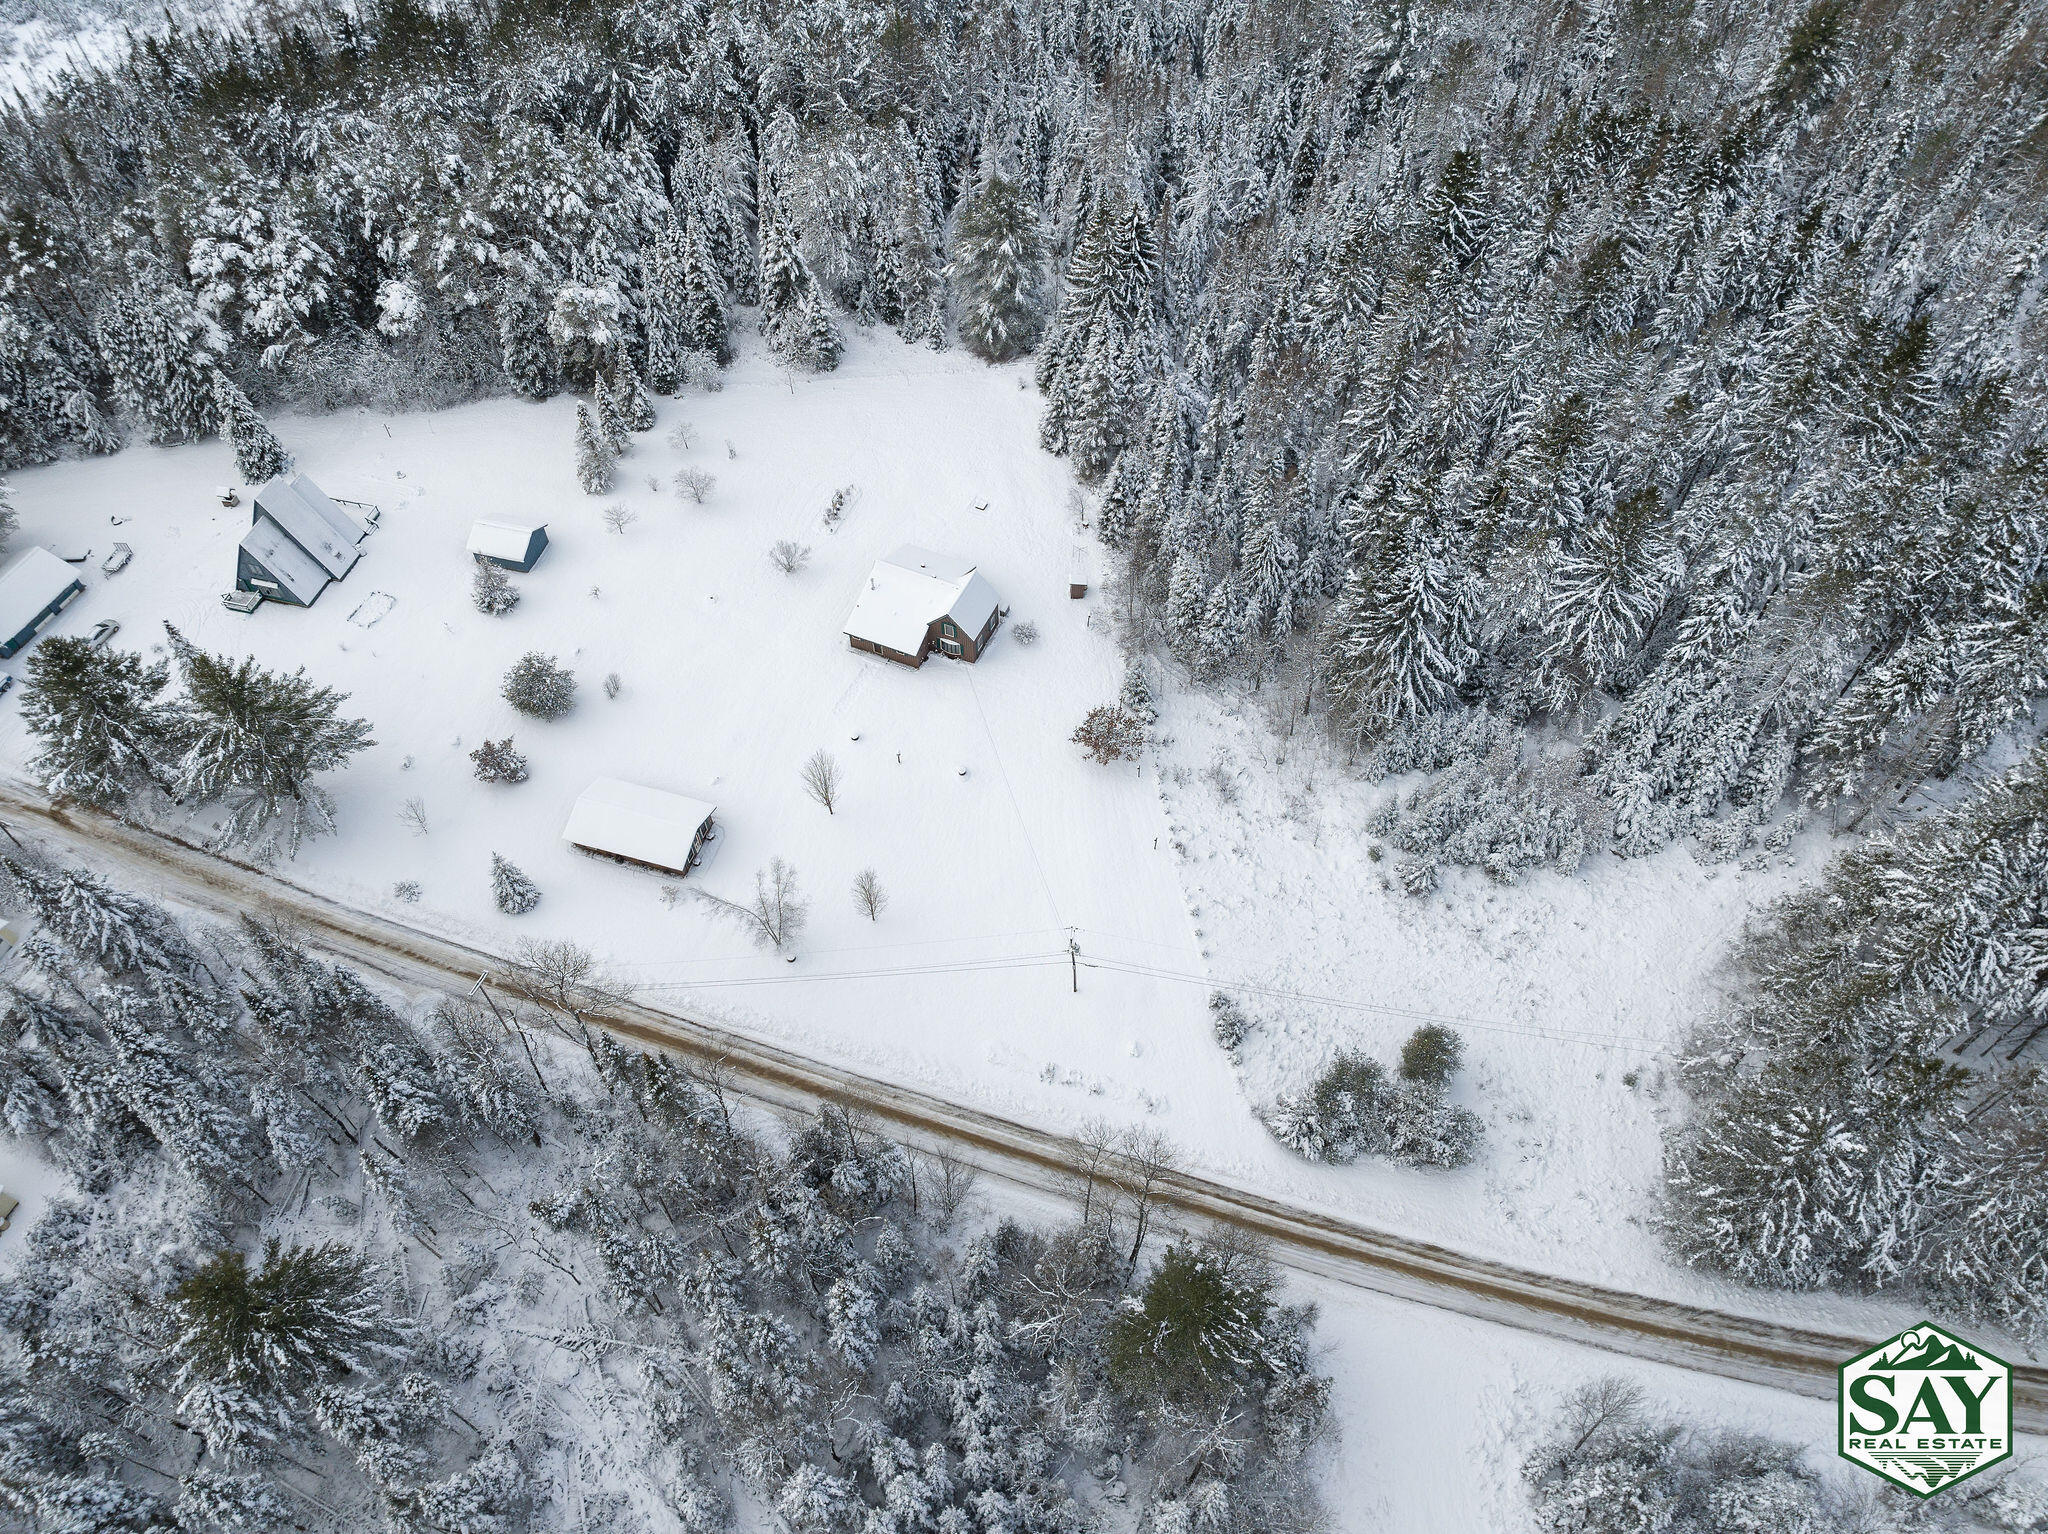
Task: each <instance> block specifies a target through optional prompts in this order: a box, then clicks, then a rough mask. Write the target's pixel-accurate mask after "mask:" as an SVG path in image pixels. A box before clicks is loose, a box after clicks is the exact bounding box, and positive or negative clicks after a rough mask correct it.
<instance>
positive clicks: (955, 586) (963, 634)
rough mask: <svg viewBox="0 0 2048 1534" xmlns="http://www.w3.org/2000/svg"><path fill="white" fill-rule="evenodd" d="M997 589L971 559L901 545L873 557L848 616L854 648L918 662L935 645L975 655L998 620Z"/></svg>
mask: <svg viewBox="0 0 2048 1534" xmlns="http://www.w3.org/2000/svg"><path fill="white" fill-rule="evenodd" d="M999 616H1000V615H999V614H998V612H997V602H996V590H995V587H993V586H991V585H990V584H989V583H988V580H987V578H986V577H984V576H983V575H982V574H981V573H980V572H979V571H978V570H977V569H976V568H975V567H974V566H973V565H971V564H968V563H966V562H965V561H964V560H959V559H955V558H953V557H952V556H951V555H949V554H937V553H934V552H933V551H932V550H930V549H921V548H919V547H917V545H915V544H910V543H906V544H903V545H902V546H901V547H899V548H896V549H894V550H892V551H891V552H890V553H889V554H887V555H886V556H884V557H883V558H881V559H878V560H876V561H875V567H874V568H873V569H872V570H870V571H869V572H868V579H867V585H866V586H865V587H863V588H862V590H861V593H860V596H859V597H858V598H857V599H856V600H855V601H854V604H853V611H852V612H851V613H849V614H847V618H846V638H847V642H848V643H849V644H851V645H852V646H853V648H854V649H856V650H865V651H867V652H868V653H869V654H871V655H880V656H883V657H884V658H886V659H888V660H893V661H897V662H899V663H901V664H903V665H906V666H922V665H923V664H924V663H925V658H926V657H927V656H929V655H930V654H931V653H932V651H933V650H934V649H937V650H938V651H939V653H940V654H942V655H950V656H951V657H952V658H953V659H955V660H964V661H970V662H972V661H976V660H979V659H980V658H981V652H982V651H983V650H984V649H986V648H987V647H988V642H989V640H990V639H991V638H993V637H994V635H995V631H996V624H997V622H998V620H999Z"/></svg>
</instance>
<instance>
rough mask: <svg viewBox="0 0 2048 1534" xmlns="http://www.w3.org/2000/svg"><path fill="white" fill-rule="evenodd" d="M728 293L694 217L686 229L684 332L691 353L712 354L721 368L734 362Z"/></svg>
mask: <svg viewBox="0 0 2048 1534" xmlns="http://www.w3.org/2000/svg"><path fill="white" fill-rule="evenodd" d="M725 292H726V290H725V282H724V280H723V279H722V278H721V277H720V276H719V271H718V265H717V263H716V261H715V260H714V259H713V257H712V254H711V250H710V246H709V241H708V239H707V237H706V235H705V233H704V229H703V226H702V224H701V223H700V222H699V221H698V220H697V219H695V218H694V217H693V218H692V219H691V220H690V222H689V224H688V225H687V227H686V231H685V239H684V244H683V251H682V293H681V313H682V325H683V331H684V334H685V335H686V336H687V337H688V338H689V345H690V349H691V350H694V351H700V352H708V353H710V354H711V355H712V356H713V357H715V358H717V360H718V365H719V366H720V367H723V366H725V364H727V363H728V362H730V361H732V342H731V339H730V337H729V335H728V333H727V320H726V299H725Z"/></svg>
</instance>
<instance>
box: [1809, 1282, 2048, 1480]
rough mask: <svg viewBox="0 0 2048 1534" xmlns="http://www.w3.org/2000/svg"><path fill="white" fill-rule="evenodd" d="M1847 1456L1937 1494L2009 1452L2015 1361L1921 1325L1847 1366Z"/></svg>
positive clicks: (1844, 1399) (1844, 1374)
mask: <svg viewBox="0 0 2048 1534" xmlns="http://www.w3.org/2000/svg"><path fill="white" fill-rule="evenodd" d="M1840 1446H1841V1451H1842V1458H1844V1459H1848V1460H1854V1461H1855V1462H1856V1463H1857V1464H1859V1465H1861V1466H1863V1467H1864V1469H1866V1470H1872V1471H1875V1472H1876V1473H1877V1474H1879V1475H1881V1476H1883V1477H1884V1478H1885V1479H1886V1480H1887V1481H1890V1482H1892V1483H1893V1484H1894V1485H1897V1486H1903V1487H1905V1488H1906V1490H1908V1491H1910V1492H1912V1493H1913V1494H1914V1495H1915V1496H1920V1497H1931V1496H1933V1495H1934V1494H1935V1493H1936V1492H1937V1491H1940V1490H1942V1489H1943V1488H1944V1487H1947V1486H1953V1485H1955V1483H1956V1482H1958V1481H1960V1480H1963V1479H1965V1478H1966V1477H1969V1476H1973V1475H1975V1474H1976V1473H1977V1472H1978V1471H1979V1470H1982V1469H1985V1468H1986V1467H1987V1466H1990V1465H1995V1464H1997V1463H1998V1462H1999V1461H2000V1460H2002V1459H2009V1458H2011V1456H2012V1366H2011V1365H2010V1364H2008V1363H2006V1361H2005V1360H2004V1359H2002V1358H1993V1357H1992V1356H1991V1355H1990V1354H1989V1353H1987V1352H1985V1351H1984V1350H1983V1349H1982V1348H1980V1347H1975V1346H1973V1345H1971V1344H1969V1343H1966V1342H1964V1341H1963V1340H1962V1339H1961V1338H1959V1337H1956V1336H1954V1335H1952V1334H1950V1333H1948V1332H1945V1331H1943V1330H1942V1329H1941V1328H1940V1327H1938V1326H1935V1325H1933V1324H1931V1323H1929V1322H1922V1323H1921V1324H1920V1325H1918V1326H1916V1327H1913V1328H1912V1329H1911V1330H1910V1331H1903V1332H1900V1333H1899V1335H1898V1336H1896V1337H1893V1338H1892V1339H1891V1340H1890V1341H1888V1342H1881V1343H1879V1344H1878V1345H1877V1346H1876V1347H1874V1348H1872V1349H1871V1350H1870V1351H1869V1352H1867V1353H1858V1354H1857V1355H1856V1356H1855V1357H1854V1358H1852V1359H1850V1360H1849V1361H1848V1362H1847V1363H1845V1364H1843V1365H1842V1396H1841V1445H1840Z"/></svg>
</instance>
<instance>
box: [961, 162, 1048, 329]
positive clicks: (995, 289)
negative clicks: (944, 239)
mask: <svg viewBox="0 0 2048 1534" xmlns="http://www.w3.org/2000/svg"><path fill="white" fill-rule="evenodd" d="M1044 273H1045V242H1044V240H1043V238H1042V237H1041V236H1040V234H1039V231H1038V212H1037V209H1035V208H1034V207H1033V206H1032V204H1031V199H1030V198H1028V197H1026V196H1025V195H1024V193H1023V191H1022V190H1021V188H1019V187H1018V185H1017V184H1016V182H1014V181H1011V180H1009V179H1008V178H1006V177H1003V176H990V177H989V178H988V180H987V182H986V183H985V184H984V185H983V186H982V187H981V189H980V190H979V191H978V192H976V193H975V194H974V195H973V196H972V197H970V198H968V199H967V200H966V201H965V202H964V203H962V204H961V207H960V211H959V213H958V214H957V215H956V216H955V219H954V224H953V258H952V263H951V265H950V266H948V268H947V275H948V276H949V277H950V278H951V279H952V283H953V290H954V292H955V293H956V294H957V295H958V304H959V326H960V344H961V345H963V346H965V347H966V348H967V349H968V350H969V351H971V352H973V353H974V355H975V356H977V357H980V358H982V359H984V360H985V361H988V362H1008V361H1009V360H1010V359H1011V358H1013V357H1020V356H1022V355H1023V354H1024V353H1026V352H1028V351H1030V350H1031V348H1032V347H1033V346H1034V345H1036V344H1037V341H1038V334H1039V331H1040V329H1041V328H1042V327H1043V325H1044V297H1043V290H1044V283H1045V275H1044Z"/></svg>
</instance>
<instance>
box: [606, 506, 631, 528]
mask: <svg viewBox="0 0 2048 1534" xmlns="http://www.w3.org/2000/svg"><path fill="white" fill-rule="evenodd" d="M639 520H640V513H639V512H637V511H634V510H632V509H631V508H630V507H626V506H618V505H612V506H607V507H605V509H604V525H605V526H606V527H608V528H610V529H611V530H612V531H613V532H615V533H623V532H624V531H625V530H626V529H627V528H629V527H631V526H632V525H633V524H634V523H635V522H638V521H639Z"/></svg>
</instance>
